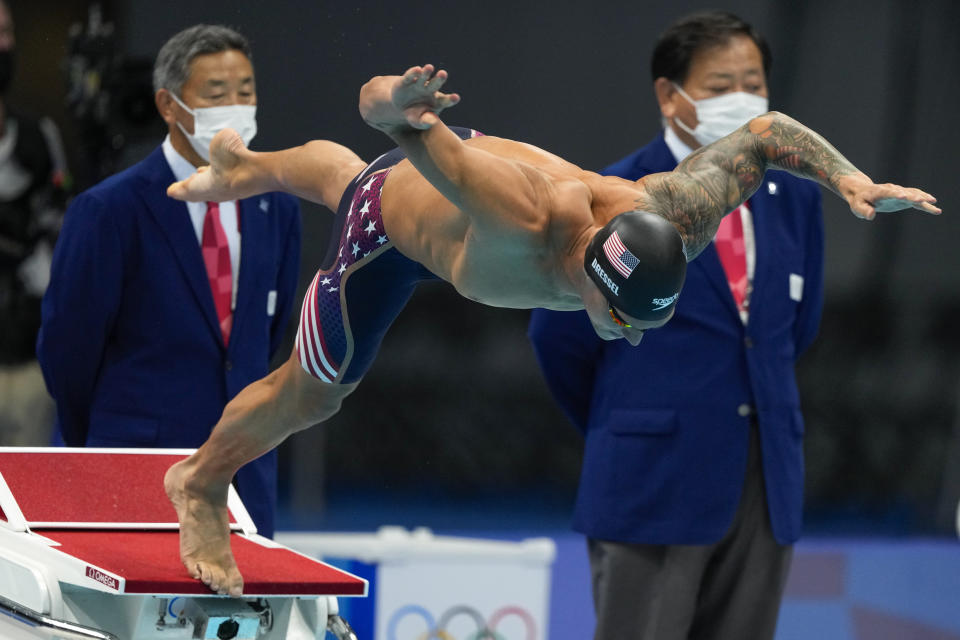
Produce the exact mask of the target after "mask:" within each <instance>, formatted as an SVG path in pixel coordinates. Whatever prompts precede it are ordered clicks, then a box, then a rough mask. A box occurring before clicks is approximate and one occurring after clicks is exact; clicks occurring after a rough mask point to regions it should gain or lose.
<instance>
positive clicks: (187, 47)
mask: <svg viewBox="0 0 960 640" xmlns="http://www.w3.org/2000/svg"><path fill="white" fill-rule="evenodd" d="M234 49H235V50H237V51H240V52H241V53H243V54H244V55H245V56H247V59H248V60H250V61H251V62H252V61H253V54H252V53H251V51H250V43H249V42H248V41H247V39H246V38H245V37H244V36H242V35H240V34H239V33H237V32H236V31H234V30H233V29H230V28H229V27H224V26H221V25H211V24H198V25H194V26H192V27H188V28H187V29H184V30H183V31H181V32H180V33H177V34H176V35H174V36H173V37H172V38H170V39H169V40H167V41H166V43H165V44H164V45H163V46H162V47H160V53H158V54H157V61H156V63H154V65H153V91H154V93H156V92H157V91H159V90H160V89H166V90H167V91H170V92H171V93H174V94H176V95H177V96H180V95H181V94H180V91H181V89H183V85H184V84H185V83H186V82H187V78H188V77H189V75H190V63H191V62H193V59H194V58H196V57H197V56H202V55H205V54H208V53H220V52H222V51H230V50H234Z"/></svg>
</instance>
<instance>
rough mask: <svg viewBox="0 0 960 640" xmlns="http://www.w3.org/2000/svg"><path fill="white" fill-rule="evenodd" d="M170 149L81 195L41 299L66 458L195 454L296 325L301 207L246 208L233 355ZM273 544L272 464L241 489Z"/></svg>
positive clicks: (260, 203) (271, 202)
mask: <svg viewBox="0 0 960 640" xmlns="http://www.w3.org/2000/svg"><path fill="white" fill-rule="evenodd" d="M174 180H175V178H174V177H173V172H172V171H171V169H170V166H169V164H168V163H167V161H166V158H165V157H164V155H163V150H162V148H159V147H158V148H157V149H156V150H155V151H154V152H153V153H151V154H150V155H149V156H148V157H147V158H146V159H144V160H143V161H142V162H140V163H138V164H136V165H134V166H133V167H130V168H129V169H127V170H126V171H123V172H122V173H119V174H117V175H115V176H113V177H111V178H109V179H107V180H105V181H103V182H101V183H100V184H98V185H96V186H95V187H93V188H91V189H89V190H88V191H85V192H84V193H82V194H80V195H79V196H77V197H76V198H75V199H74V201H73V202H72V204H71V205H70V208H69V209H68V211H67V213H66V216H65V218H64V224H63V230H62V231H61V233H60V237H59V240H58V242H57V246H56V249H55V250H54V255H53V265H52V272H51V278H50V286H49V288H48V289H47V292H46V295H45V296H44V299H43V323H42V327H41V330H40V337H39V338H38V341H37V356H38V358H39V360H40V365H41V367H42V368H43V374H44V378H45V379H46V383H47V388H48V389H49V391H50V394H51V395H52V396H53V398H54V400H55V401H56V404H57V421H58V427H59V429H60V433H61V435H62V437H63V441H64V442H65V443H66V444H67V445H69V446H91V447H92V446H97V447H198V446H200V445H201V444H203V442H204V441H205V440H206V439H207V437H208V436H209V435H210V431H211V429H212V427H213V425H214V424H216V422H217V420H218V419H219V418H220V414H221V412H222V411H223V408H224V406H225V405H226V404H227V402H228V401H229V400H230V399H231V398H233V397H234V396H235V395H237V393H239V392H240V390H241V389H243V388H244V387H245V386H247V385H248V384H250V383H251V382H253V381H255V380H258V379H260V378H262V377H264V376H265V375H266V374H267V373H268V372H269V362H270V358H271V357H272V355H273V354H274V353H275V352H276V350H277V347H278V346H279V345H280V342H281V340H282V338H283V335H284V331H285V329H286V326H287V321H288V319H289V316H290V310H291V307H292V303H293V299H294V296H295V295H296V287H297V277H298V270H299V260H300V209H299V204H298V203H297V201H296V199H295V198H292V197H291V196H288V195H285V194H278V193H271V194H266V195H263V196H256V197H253V198H249V199H246V200H242V201H240V202H239V208H238V212H239V213H238V215H239V223H240V231H241V236H240V237H241V241H240V255H241V258H240V273H239V281H238V291H237V301H236V309H235V310H234V317H233V328H232V330H231V335H230V344H229V347H225V346H224V344H223V338H222V337H221V333H220V326H219V322H218V321H217V313H216V310H215V308H214V303H213V295H212V293H211V291H210V284H209V281H208V279H207V273H206V269H205V267H204V263H203V258H202V255H201V251H200V244H199V242H198V241H197V236H196V232H195V231H194V227H193V225H192V224H191V222H190V216H189V214H188V212H187V207H186V205H185V204H184V203H182V202H178V201H176V200H173V199H171V198H169V197H167V195H166V190H167V187H168V186H169V185H170V184H171V183H172V182H174ZM235 484H236V486H237V489H238V491H239V493H240V496H241V497H242V498H243V501H244V503H245V505H246V507H247V509H248V510H249V511H250V513H251V515H252V516H253V519H254V522H255V523H256V524H257V528H258V530H259V531H260V532H261V533H263V534H264V535H271V534H272V532H273V518H274V508H275V504H276V486H277V457H276V452H271V453H270V454H268V455H265V456H263V457H261V458H259V459H258V460H256V461H254V462H251V463H250V464H248V465H246V466H245V467H244V468H243V469H241V470H240V472H239V473H238V474H237V476H236V478H235Z"/></svg>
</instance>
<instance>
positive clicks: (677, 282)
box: [583, 211, 687, 320]
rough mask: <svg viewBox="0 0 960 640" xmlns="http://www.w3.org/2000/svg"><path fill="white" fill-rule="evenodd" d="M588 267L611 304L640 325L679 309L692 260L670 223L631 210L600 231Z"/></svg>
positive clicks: (587, 257) (586, 261)
mask: <svg viewBox="0 0 960 640" xmlns="http://www.w3.org/2000/svg"><path fill="white" fill-rule="evenodd" d="M583 266H584V268H585V269H586V270H587V275H589V276H590V278H591V279H592V280H593V281H594V283H596V285H597V287H598V288H599V289H600V291H602V292H603V295H604V296H605V297H606V298H607V300H609V301H610V304H611V305H613V306H614V307H616V308H617V309H619V310H620V311H623V312H624V313H626V314H628V315H631V316H633V317H634V318H639V319H640V320H662V319H663V318H666V317H668V316H669V315H670V313H671V312H672V311H673V307H674V306H675V305H676V304H677V298H678V297H679V296H680V289H681V287H683V279H684V278H685V277H686V275H687V256H686V254H685V253H684V250H683V240H682V239H681V238H680V232H679V231H677V228H676V227H674V226H673V225H672V224H671V223H670V222H668V221H667V220H666V219H665V218H663V217H661V216H658V215H656V214H654V213H649V212H647V211H627V212H625V213H621V214H620V215H618V216H616V217H614V218H613V220H611V221H610V222H608V223H607V224H606V225H604V226H603V227H602V228H601V229H600V231H598V232H597V234H596V235H595V236H594V237H593V240H591V241H590V244H589V245H588V246H587V251H586V254H585V255H584V257H583Z"/></svg>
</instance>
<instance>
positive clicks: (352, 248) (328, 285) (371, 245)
mask: <svg viewBox="0 0 960 640" xmlns="http://www.w3.org/2000/svg"><path fill="white" fill-rule="evenodd" d="M387 173H389V172H386V171H381V172H379V173H376V174H374V175H372V176H370V177H368V178H365V179H364V180H363V183H362V186H361V187H360V188H358V189H357V190H356V191H355V192H354V195H353V198H352V200H351V201H350V208H349V209H348V210H347V211H348V213H347V216H348V218H349V217H351V216H354V215H355V216H356V219H354V220H348V221H347V222H346V229H345V230H344V231H343V235H342V236H341V238H340V249H339V251H338V252H337V260H336V262H334V264H333V266H332V267H331V269H330V271H329V272H325V273H324V275H323V276H322V278H323V279H322V280H321V281H320V285H321V288H322V290H326V291H328V292H329V293H334V292H335V291H337V290H338V288H339V286H340V278H341V277H342V276H343V274H344V273H345V272H346V270H347V269H348V268H349V267H350V265H352V264H353V263H354V262H356V261H357V260H362V259H363V258H366V257H367V256H369V255H370V254H371V253H373V251H374V250H375V249H378V248H380V247H382V246H383V245H385V244H387V243H388V242H390V239H389V238H388V237H387V234H386V232H385V231H384V228H383V219H382V218H381V215H380V190H381V189H382V188H383V182H384V181H385V180H386V177H387V176H386V174H387Z"/></svg>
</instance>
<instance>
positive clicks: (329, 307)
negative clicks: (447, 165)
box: [295, 127, 482, 383]
mask: <svg viewBox="0 0 960 640" xmlns="http://www.w3.org/2000/svg"><path fill="white" fill-rule="evenodd" d="M450 129H451V130H452V131H453V132H454V133H456V134H457V135H459V136H460V138H462V139H464V140H466V139H467V138H473V137H476V136H478V135H482V134H480V133H478V132H477V131H474V130H473V129H464V128H460V127H450ZM405 157H406V155H405V154H404V153H403V151H402V150H400V149H394V150H393V151H390V152H388V153H385V154H383V155H382V156H380V157H379V158H377V159H376V160H374V161H373V162H372V163H371V164H369V165H368V166H367V167H366V168H365V169H364V170H363V171H362V172H360V175H358V176H357V177H356V178H354V179H353V181H351V182H350V184H349V186H348V187H347V189H346V190H345V191H344V193H343V196H342V197H341V199H340V205H339V207H338V208H337V215H336V218H335V219H334V224H333V230H332V233H331V237H330V245H329V248H328V250H327V255H326V258H324V261H323V265H322V266H321V267H320V270H319V271H317V274H316V275H315V276H314V277H313V281H312V282H311V283H310V286H309V287H308V288H307V293H306V295H305V296H304V298H303V307H302V309H301V311H300V327H299V329H298V330H297V339H296V343H295V348H296V351H297V357H298V359H299V360H300V365H301V366H302V367H303V368H304V369H305V370H306V371H307V373H309V374H310V375H312V376H313V377H315V378H317V379H319V380H322V381H323V382H330V383H352V382H357V381H358V380H360V379H361V378H362V377H363V375H364V374H365V373H366V372H367V370H368V369H369V368H370V365H372V364H373V360H374V358H375V357H376V355H377V351H378V350H379V349H380V343H381V342H382V341H383V337H384V335H386V333H387V329H389V328H390V325H391V324H393V321H394V320H395V319H396V317H397V316H398V315H400V311H401V310H402V309H403V307H404V306H405V305H406V304H407V301H408V300H409V299H410V296H411V295H413V291H414V289H415V288H416V286H417V284H418V283H419V282H421V281H423V280H436V279H438V278H437V276H435V275H434V274H432V273H431V272H430V271H428V270H427V269H426V268H425V267H424V266H423V265H421V264H420V263H419V262H414V261H413V260H411V259H409V258H407V257H406V256H404V255H403V254H401V253H400V252H399V251H397V249H396V248H395V247H394V246H393V243H392V242H391V241H390V238H388V237H387V233H386V231H385V230H384V227H383V219H382V218H381V215H380V192H381V190H382V189H383V183H384V182H385V181H386V179H387V175H389V173H390V170H391V169H392V168H393V167H394V166H395V165H396V164H397V163H398V162H400V161H401V160H403V159H404V158H405Z"/></svg>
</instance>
